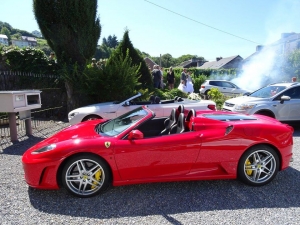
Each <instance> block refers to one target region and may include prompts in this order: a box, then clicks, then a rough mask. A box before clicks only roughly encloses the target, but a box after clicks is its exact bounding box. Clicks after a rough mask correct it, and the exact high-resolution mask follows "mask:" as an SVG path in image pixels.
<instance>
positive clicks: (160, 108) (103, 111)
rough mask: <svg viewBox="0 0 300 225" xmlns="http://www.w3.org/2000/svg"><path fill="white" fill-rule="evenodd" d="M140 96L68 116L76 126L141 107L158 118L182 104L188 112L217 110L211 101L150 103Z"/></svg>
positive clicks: (176, 99)
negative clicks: (192, 110)
mask: <svg viewBox="0 0 300 225" xmlns="http://www.w3.org/2000/svg"><path fill="white" fill-rule="evenodd" d="M140 96H141V94H140V93H138V94H136V95H134V96H133V97H131V98H128V99H126V100H124V101H121V102H105V103H98V104H94V105H88V106H85V107H81V108H78V109H74V110H72V111H71V112H69V114H68V119H69V122H70V123H71V124H76V123H80V122H83V121H86V120H92V119H112V118H115V117H117V116H119V115H122V114H124V113H126V112H129V111H131V110H133V109H134V108H137V107H139V106H140V105H148V107H149V108H150V109H151V110H152V111H154V112H155V114H156V117H168V116H169V115H170V113H171V110H172V109H173V108H177V107H178V106H179V105H181V104H182V105H183V106H184V108H185V109H187V110H189V109H195V110H216V103H215V102H213V101H210V100H190V99H184V98H180V97H175V99H173V100H162V101H160V99H159V98H158V97H154V96H152V98H150V100H149V101H137V98H138V97H140Z"/></svg>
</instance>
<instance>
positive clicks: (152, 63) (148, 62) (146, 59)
mask: <svg viewBox="0 0 300 225" xmlns="http://www.w3.org/2000/svg"><path fill="white" fill-rule="evenodd" d="M144 60H145V62H146V64H147V65H148V66H150V69H153V66H154V65H157V64H156V63H155V62H154V61H153V60H152V59H150V58H148V57H146V58H144Z"/></svg>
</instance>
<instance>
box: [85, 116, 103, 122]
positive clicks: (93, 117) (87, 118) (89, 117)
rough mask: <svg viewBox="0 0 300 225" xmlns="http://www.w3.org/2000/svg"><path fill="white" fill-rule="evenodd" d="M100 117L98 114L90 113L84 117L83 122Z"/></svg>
mask: <svg viewBox="0 0 300 225" xmlns="http://www.w3.org/2000/svg"><path fill="white" fill-rule="evenodd" d="M98 119H101V117H100V116H97V115H89V116H86V117H84V118H83V120H82V122H84V121H88V120H98Z"/></svg>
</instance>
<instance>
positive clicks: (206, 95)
mask: <svg viewBox="0 0 300 225" xmlns="http://www.w3.org/2000/svg"><path fill="white" fill-rule="evenodd" d="M209 91H210V90H206V91H205V92H204V99H206V100H207V99H209V95H208V92H209Z"/></svg>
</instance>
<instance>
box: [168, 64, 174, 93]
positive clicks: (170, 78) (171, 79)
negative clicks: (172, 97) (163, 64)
mask: <svg viewBox="0 0 300 225" xmlns="http://www.w3.org/2000/svg"><path fill="white" fill-rule="evenodd" d="M167 82H168V85H169V89H170V90H172V89H173V88H174V83H175V75H174V71H173V68H172V67H170V69H169V71H168V73H167Z"/></svg>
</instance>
